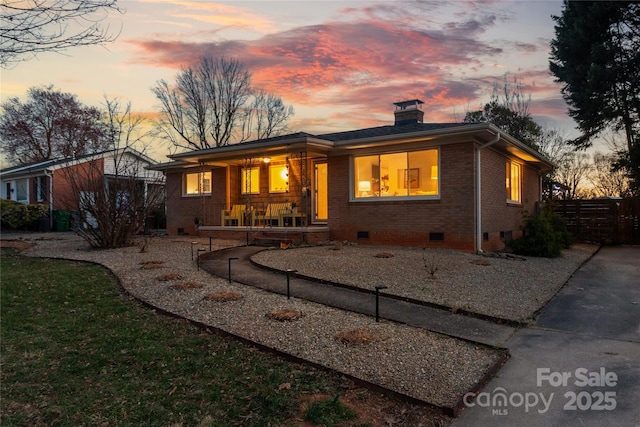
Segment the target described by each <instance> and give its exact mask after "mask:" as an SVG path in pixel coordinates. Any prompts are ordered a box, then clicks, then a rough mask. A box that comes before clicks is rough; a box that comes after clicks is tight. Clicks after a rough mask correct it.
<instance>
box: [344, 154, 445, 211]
mask: <svg viewBox="0 0 640 427" xmlns="http://www.w3.org/2000/svg"><path fill="white" fill-rule="evenodd" d="M353 172H354V173H353V178H354V183H353V194H354V197H355V198H356V199H364V198H370V197H389V198H393V197H437V196H439V194H440V193H439V188H440V187H439V178H440V174H439V168H438V150H437V149H430V150H421V151H409V152H400V153H388V154H376V155H373V156H359V157H354V162H353Z"/></svg>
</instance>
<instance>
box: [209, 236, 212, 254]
mask: <svg viewBox="0 0 640 427" xmlns="http://www.w3.org/2000/svg"><path fill="white" fill-rule="evenodd" d="M212 240H213V237H211V236H209V252H211V250H212V249H211V241H212Z"/></svg>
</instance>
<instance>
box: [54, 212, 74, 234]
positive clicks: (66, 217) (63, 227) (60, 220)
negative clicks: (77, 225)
mask: <svg viewBox="0 0 640 427" xmlns="http://www.w3.org/2000/svg"><path fill="white" fill-rule="evenodd" d="M54 219H55V222H56V231H69V229H70V227H69V225H70V224H69V223H70V220H71V214H70V213H69V212H68V211H55V215H54Z"/></svg>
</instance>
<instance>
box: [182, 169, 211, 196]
mask: <svg viewBox="0 0 640 427" xmlns="http://www.w3.org/2000/svg"><path fill="white" fill-rule="evenodd" d="M183 194H184V195H185V196H195V195H200V194H211V172H197V173H186V174H184V191H183Z"/></svg>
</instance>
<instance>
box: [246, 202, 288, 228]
mask: <svg viewBox="0 0 640 427" xmlns="http://www.w3.org/2000/svg"><path fill="white" fill-rule="evenodd" d="M287 210H291V203H288V202H286V203H269V204H268V205H267V209H265V210H264V211H262V212H261V211H258V212H257V213H256V215H255V216H254V219H253V224H254V225H258V224H260V223H261V222H262V223H263V224H265V225H267V224H268V225H273V224H272V223H273V222H274V221H275V222H276V227H280V226H281V224H280V218H281V216H280V215H281V214H282V213H284V212H286V211H287Z"/></svg>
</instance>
